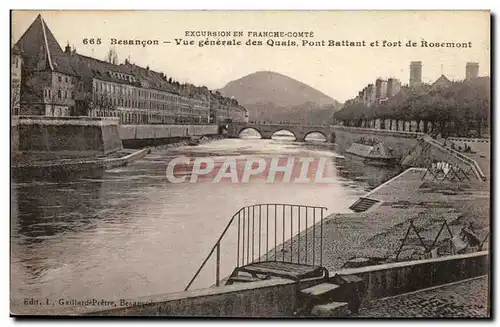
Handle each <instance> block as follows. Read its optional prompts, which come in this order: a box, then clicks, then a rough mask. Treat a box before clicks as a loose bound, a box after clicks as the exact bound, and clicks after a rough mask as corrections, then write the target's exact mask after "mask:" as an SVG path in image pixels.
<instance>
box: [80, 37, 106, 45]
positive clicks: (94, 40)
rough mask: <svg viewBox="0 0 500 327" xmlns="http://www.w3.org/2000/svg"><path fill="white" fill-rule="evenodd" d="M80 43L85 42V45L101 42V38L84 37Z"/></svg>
mask: <svg viewBox="0 0 500 327" xmlns="http://www.w3.org/2000/svg"><path fill="white" fill-rule="evenodd" d="M82 43H83V44H85V45H87V44H101V43H102V41H101V38H97V39H95V38H90V39H87V38H85V39H83V40H82Z"/></svg>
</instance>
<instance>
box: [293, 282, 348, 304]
mask: <svg viewBox="0 0 500 327" xmlns="http://www.w3.org/2000/svg"><path fill="white" fill-rule="evenodd" d="M339 289H340V286H339V285H337V284H332V283H321V284H318V285H314V286H311V287H309V288H306V289H303V290H301V291H300V293H301V294H302V296H304V297H305V298H307V299H308V300H309V301H310V302H313V303H321V302H322V301H325V300H326V301H329V300H331V299H332V297H334V296H335V295H336V293H337V292H338V290H339Z"/></svg>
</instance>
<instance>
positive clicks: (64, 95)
mask: <svg viewBox="0 0 500 327" xmlns="http://www.w3.org/2000/svg"><path fill="white" fill-rule="evenodd" d="M11 58H12V62H11V72H12V73H11V83H12V85H11V87H12V91H11V92H12V93H11V111H12V114H13V115H46V116H94V117H119V118H120V122H121V123H122V124H185V123H189V124H205V123H223V122H228V121H247V120H248V111H247V110H246V109H245V108H244V107H242V106H241V105H239V104H238V102H237V101H236V100H235V99H231V98H227V97H223V96H222V95H220V94H219V93H218V92H213V91H210V90H209V89H208V88H207V87H196V86H194V85H191V84H179V83H178V82H175V81H173V80H172V78H167V76H166V75H165V74H163V73H160V72H156V71H153V70H151V69H150V68H149V67H146V68H144V67H141V66H138V65H135V64H133V63H131V62H130V61H129V60H125V62H124V63H122V64H117V63H112V62H107V61H102V60H98V59H95V58H92V57H88V56H84V55H81V54H79V53H77V52H76V49H74V48H73V49H72V48H71V47H70V46H69V45H67V46H66V48H65V49H64V51H63V49H62V48H61V46H60V45H59V43H58V42H57V40H56V39H55V37H54V35H53V34H52V32H51V31H50V29H49V28H48V26H47V24H46V23H45V21H44V20H43V18H42V17H41V15H38V17H37V18H36V19H35V21H34V22H33V23H32V24H31V25H30V27H29V28H28V29H27V30H26V32H25V33H24V34H23V35H22V37H21V38H20V39H19V40H18V42H17V43H16V44H15V45H14V47H13V49H12V56H11Z"/></svg>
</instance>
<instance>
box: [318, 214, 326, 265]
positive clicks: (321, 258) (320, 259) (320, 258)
mask: <svg viewBox="0 0 500 327" xmlns="http://www.w3.org/2000/svg"><path fill="white" fill-rule="evenodd" d="M320 210H321V236H320V237H321V238H320V242H321V243H320V247H319V265H320V266H323V211H324V210H325V209H323V208H321V209H320Z"/></svg>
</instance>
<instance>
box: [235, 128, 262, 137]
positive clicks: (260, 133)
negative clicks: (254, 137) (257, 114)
mask: <svg viewBox="0 0 500 327" xmlns="http://www.w3.org/2000/svg"><path fill="white" fill-rule="evenodd" d="M244 131H255V132H257V134H259V136H260V138H261V139H262V138H264V136H263V135H262V132H261V131H260V129H258V128H256V127H252V126H245V127H243V128H240V129H239V130H238V133H237V135H238V137H239V138H241V133H243V132H244Z"/></svg>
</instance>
